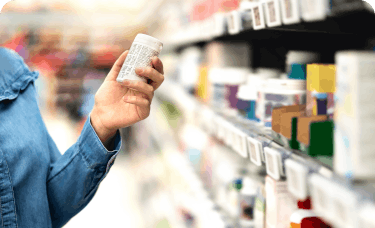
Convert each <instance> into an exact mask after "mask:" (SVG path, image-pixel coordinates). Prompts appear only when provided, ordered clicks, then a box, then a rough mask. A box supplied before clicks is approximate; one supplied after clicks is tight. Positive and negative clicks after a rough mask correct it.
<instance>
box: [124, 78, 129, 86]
mask: <svg viewBox="0 0 375 228" xmlns="http://www.w3.org/2000/svg"><path fill="white" fill-rule="evenodd" d="M122 84H123V85H129V84H130V81H129V80H126V79H125V80H124V81H122Z"/></svg>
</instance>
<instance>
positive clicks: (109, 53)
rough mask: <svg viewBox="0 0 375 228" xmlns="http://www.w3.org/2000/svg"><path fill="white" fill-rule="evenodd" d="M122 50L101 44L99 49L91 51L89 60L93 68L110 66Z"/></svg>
mask: <svg viewBox="0 0 375 228" xmlns="http://www.w3.org/2000/svg"><path fill="white" fill-rule="evenodd" d="M122 51H123V50H121V49H120V48H118V47H115V46H109V45H106V46H103V47H102V48H101V49H100V50H99V51H97V52H95V53H93V55H92V59H91V62H92V64H93V65H94V67H95V68H111V67H112V66H113V64H114V63H115V62H116V60H117V58H118V57H119V56H120V55H121V54H122Z"/></svg>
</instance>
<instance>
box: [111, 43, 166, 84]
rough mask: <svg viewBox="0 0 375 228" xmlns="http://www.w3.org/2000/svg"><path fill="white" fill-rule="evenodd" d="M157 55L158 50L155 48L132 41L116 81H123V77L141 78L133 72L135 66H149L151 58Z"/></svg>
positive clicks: (130, 78)
mask: <svg viewBox="0 0 375 228" xmlns="http://www.w3.org/2000/svg"><path fill="white" fill-rule="evenodd" d="M158 55H159V51H157V50H155V49H154V48H152V47H151V46H147V45H145V44H143V43H142V44H141V43H138V42H133V44H132V46H131V47H130V50H129V53H128V56H127V57H126V59H125V62H124V64H123V65H122V67H121V71H120V73H119V75H118V77H117V81H123V80H124V79H129V80H142V79H141V77H139V76H138V75H137V74H136V73H135V68H137V67H141V68H144V67H151V66H152V64H151V58H152V57H154V56H158Z"/></svg>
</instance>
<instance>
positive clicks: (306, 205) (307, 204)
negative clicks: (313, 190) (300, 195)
mask: <svg viewBox="0 0 375 228" xmlns="http://www.w3.org/2000/svg"><path fill="white" fill-rule="evenodd" d="M298 208H299V209H311V200H310V199H309V198H307V199H306V200H298Z"/></svg>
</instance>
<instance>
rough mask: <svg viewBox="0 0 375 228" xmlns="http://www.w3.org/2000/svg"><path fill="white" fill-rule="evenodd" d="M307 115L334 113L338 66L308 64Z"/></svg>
mask: <svg viewBox="0 0 375 228" xmlns="http://www.w3.org/2000/svg"><path fill="white" fill-rule="evenodd" d="M306 74H307V76H306V77H307V78H306V114H307V116H313V115H314V116H316V115H331V117H332V115H333V108H334V100H333V99H334V97H333V94H334V93H335V91H336V67H335V66H334V65H332V64H308V65H307V68H306Z"/></svg>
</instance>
